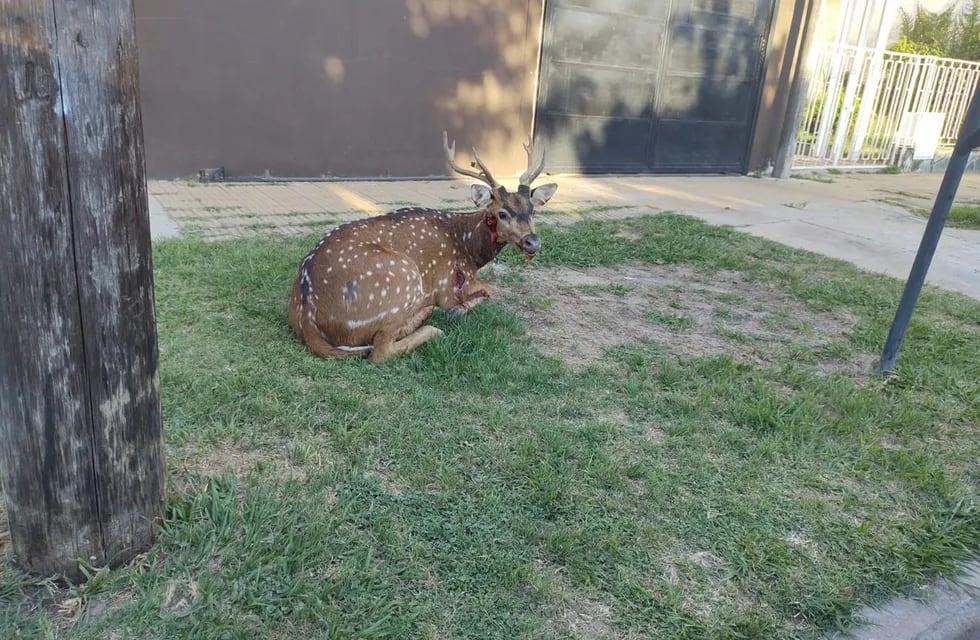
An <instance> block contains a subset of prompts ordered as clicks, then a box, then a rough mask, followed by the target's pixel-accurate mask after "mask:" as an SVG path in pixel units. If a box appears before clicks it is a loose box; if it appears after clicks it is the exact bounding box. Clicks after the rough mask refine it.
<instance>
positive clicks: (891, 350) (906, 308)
mask: <svg viewBox="0 0 980 640" xmlns="http://www.w3.org/2000/svg"><path fill="white" fill-rule="evenodd" d="M978 146H980V85H978V86H977V88H976V89H975V90H974V93H973V99H972V100H971V102H970V109H969V110H968V111H967V112H966V117H965V118H964V119H963V126H962V127H961V128H960V135H959V137H958V138H957V140H956V147H955V148H954V149H953V153H952V156H951V157H950V159H949V165H947V166H946V173H945V175H944V176H943V183H942V185H940V187H939V193H937V194H936V201H935V203H934V204H933V205H932V213H931V214H929V222H927V223H926V229H925V231H924V232H923V234H922V241H921V242H920V243H919V251H918V253H916V255H915V262H913V263H912V271H911V272H910V273H909V278H908V281H907V282H906V283H905V291H904V292H903V293H902V299H901V301H900V302H899V303H898V310H897V311H896V312H895V319H894V320H893V321H892V326H891V330H889V332H888V338H887V339H886V340H885V348H884V350H883V351H882V354H881V361H880V362H879V363H878V371H879V372H881V373H892V372H893V371H894V370H895V360H897V359H898V351H899V349H901V347H902V340H903V339H904V338H905V331H906V329H908V327H909V321H910V320H911V319H912V311H913V310H914V309H915V303H916V302H918V300H919V294H920V293H921V292H922V285H923V284H924V283H925V280H926V272H928V271H929V264H930V263H931V262H932V257H933V255H935V253H936V246H937V245H938V244H939V236H941V235H942V232H943V227H944V226H945V225H946V218H948V217H949V209H950V207H952V206H953V198H955V197H956V190H957V189H958V188H959V186H960V179H962V178H963V171H965V170H966V163H967V161H968V160H969V158H970V152H971V151H973V150H974V149H976V148H977V147H978Z"/></svg>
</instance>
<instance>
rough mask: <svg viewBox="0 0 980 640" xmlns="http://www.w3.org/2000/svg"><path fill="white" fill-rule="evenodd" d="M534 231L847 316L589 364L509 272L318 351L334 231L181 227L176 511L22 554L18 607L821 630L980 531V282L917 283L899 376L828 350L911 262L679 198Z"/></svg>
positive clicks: (673, 630)
mask: <svg viewBox="0 0 980 640" xmlns="http://www.w3.org/2000/svg"><path fill="white" fill-rule="evenodd" d="M542 236H543V247H544V249H543V252H542V255H541V256H540V258H539V259H538V260H536V261H535V262H534V263H533V264H532V265H526V264H525V263H524V262H523V261H522V259H519V258H517V257H516V256H513V255H511V253H512V252H510V251H508V252H506V256H505V257H502V259H503V260H505V261H506V262H508V263H509V264H510V265H511V268H512V271H518V270H519V271H520V273H521V274H522V275H523V277H525V278H527V279H533V278H534V274H535V271H536V270H537V269H540V268H541V267H548V266H556V265H565V266H577V267H587V266H592V265H607V266H609V265H618V264H631V265H637V264H644V263H648V264H653V263H656V264H665V263H666V264H679V265H686V266H687V267H692V268H695V269H697V270H699V271H703V272H708V273H710V272H714V271H717V270H722V269H724V270H732V271H737V272H740V273H741V274H742V275H744V276H745V277H746V278H749V279H751V280H752V281H756V282H763V283H771V284H772V285H774V286H777V287H779V288H781V289H784V290H785V291H788V292H789V293H790V294H792V295H793V296H795V297H796V298H798V299H800V300H802V301H805V303H806V304H807V305H808V306H809V308H812V309H813V310H814V312H815V313H817V312H823V311H834V312H835V313H841V314H846V315H848V317H851V318H853V319H854V329H853V331H851V332H850V334H849V335H847V336H845V337H842V338H840V339H838V340H836V341H835V342H833V343H831V344H829V345H827V344H824V345H821V346H817V347H806V346H800V347H798V348H796V349H792V350H791V351H790V352H789V353H787V354H784V355H781V356H779V357H778V358H776V359H775V360H774V361H772V362H769V363H768V364H765V365H763V364H750V363H747V362H743V361H740V360H737V359H735V358H733V357H731V356H713V357H701V358H679V357H677V356H673V355H671V354H670V352H669V351H668V350H667V349H665V348H664V346H662V345H661V346H658V345H650V344H632V345H630V344H627V345H624V346H622V347H619V348H615V349H612V350H611V351H609V352H608V353H607V354H606V356H605V357H604V358H603V359H602V360H600V361H599V362H598V363H596V364H593V365H591V366H587V367H585V368H578V369H575V368H570V367H568V366H566V365H565V364H564V363H563V362H561V361H560V360H559V359H558V358H556V357H553V356H549V355H546V354H543V353H541V352H540V351H539V350H537V349H536V348H535V344H533V342H532V341H531V340H530V339H529V337H528V336H527V335H526V334H525V332H524V329H523V326H522V323H521V321H520V320H519V319H518V317H517V316H516V315H515V314H514V313H513V311H512V310H511V309H508V308H507V307H506V306H504V305H503V304H501V303H499V302H496V303H489V304H485V305H481V306H480V307H478V308H477V309H476V310H475V311H474V312H472V313H471V314H469V315H467V316H465V317H463V318H461V319H459V320H456V321H450V320H448V319H447V318H446V317H444V316H442V315H441V314H440V315H437V316H436V317H435V318H434V320H433V321H434V323H435V324H437V325H439V326H440V327H441V328H443V329H444V330H445V331H446V336H445V337H444V338H442V339H441V340H437V341H433V342H431V343H429V344H427V345H425V346H424V347H423V348H422V349H420V350H419V351H416V352H414V353H411V354H408V355H407V356H405V357H402V358H399V359H396V360H393V361H391V362H389V363H386V364H385V365H383V366H380V367H375V366H372V365H370V364H369V363H367V362H366V361H360V360H354V361H324V360H321V359H318V358H316V357H314V356H312V355H311V354H309V353H308V352H306V351H305V350H304V349H303V347H302V346H301V345H300V344H299V343H298V342H296V341H294V339H293V338H292V335H291V331H290V329H289V327H288V325H287V323H286V306H285V305H286V302H287V299H288V293H289V287H290V285H291V283H292V278H293V277H294V275H295V268H296V265H297V263H298V261H299V259H300V258H301V257H302V256H303V255H304V254H305V253H306V251H308V249H309V248H310V246H312V244H313V243H314V242H315V238H302V239H295V238H266V239H259V240H249V241H236V242H226V243H218V244H205V243H202V242H200V241H195V240H170V241H166V242H161V243H159V244H157V245H155V248H154V261H155V268H156V302H157V312H158V321H159V337H160V350H161V368H162V371H161V375H162V393H163V403H164V419H165V429H166V438H167V441H168V443H169V461H168V464H169V474H170V479H171V482H170V489H169V496H168V500H167V505H166V520H165V521H164V522H163V524H162V526H161V528H160V530H159V536H158V541H157V543H156V545H155V546H154V547H153V549H152V550H151V551H150V552H149V553H148V554H146V556H145V557H143V558H141V560H140V561H139V562H138V563H137V564H135V565H134V566H130V567H126V568H120V569H118V570H113V571H108V570H101V571H98V570H96V569H92V570H91V573H92V578H91V579H90V580H89V581H88V582H87V583H86V584H83V585H80V586H77V587H72V588H70V589H64V588H58V587H57V586H56V585H54V584H52V583H46V582H42V583H39V582H38V581H37V580H36V578H31V577H28V576H25V575H22V574H21V573H19V572H18V571H17V570H15V569H14V568H12V567H11V566H7V567H6V568H5V569H4V570H3V574H2V576H0V637H2V638H51V637H58V638H72V639H79V640H87V639H92V640H94V639H103V638H118V639H122V638H141V639H142V638H161V639H162V638H168V639H169V638H184V637H186V638H209V639H211V638H247V639H249V640H254V639H258V638H304V639H307V638H308V639H313V638H479V639H481V640H483V639H491V638H500V639H507V640H512V639H515V638H542V639H543V638H590V639H594V638H598V639H603V640H604V639H611V638H663V639H670V640H677V639H683V638H691V639H699V640H700V639H715V638H717V639H722V638H725V639H728V638H732V639H734V638H797V637H799V638H816V637H818V636H819V635H820V634H821V633H822V632H824V631H826V630H829V629H834V628H838V627H840V626H842V625H844V624H847V623H849V622H850V621H851V620H852V616H853V614H854V612H855V610H856V608H857V607H858V606H859V605H860V604H861V603H864V602H870V601H878V600H881V599H884V598H887V597H889V596H891V595H893V594H900V593H907V592H908V591H909V590H910V589H913V588H915V587H917V586H920V585H923V584H925V583H927V582H928V581H929V580H931V579H933V578H935V577H936V576H937V575H938V574H940V573H947V574H948V573H950V572H952V571H953V570H954V568H955V566H956V563H957V562H958V561H961V560H964V559H967V558H969V557H975V555H976V551H977V550H978V549H980V512H978V508H977V496H978V491H977V490H978V486H980V484H978V480H980V475H978V474H980V470H978V465H977V464H976V461H977V460H978V459H980V438H978V437H977V425H978V423H980V304H977V303H975V302H972V301H969V300H968V299H966V298H964V297H962V296H958V295H954V294H948V293H943V292H939V291H937V290H934V289H929V290H927V291H926V292H925V294H924V296H923V298H922V301H921V303H920V307H919V309H918V310H917V313H916V316H915V319H914V321H913V323H912V326H911V328H910V330H909V333H908V338H907V341H906V344H905V347H904V350H903V352H902V357H901V361H900V364H901V367H900V370H899V374H900V378H899V379H898V380H897V381H893V382H891V383H887V384H886V383H885V382H883V381H882V380H879V379H876V378H870V377H869V378H864V379H852V378H848V377H845V376H843V375H836V374H826V373H822V372H821V371H820V370H819V369H818V368H817V367H816V366H815V363H817V362H819V361H820V360H821V358H825V357H828V356H834V355H835V354H847V353H852V352H860V353H864V354H875V353H877V351H878V350H879V348H880V347H881V345H882V342H883V340H884V335H885V332H886V330H887V326H888V323H889V322H890V320H891V315H892V313H893V312H894V308H895V305H896V304H897V301H898V297H899V294H900V288H901V283H899V282H898V281H896V280H893V279H889V278H885V277H879V276H872V275H869V274H866V273H863V272H860V271H858V270H857V269H854V268H852V267H850V266H848V265H845V264H843V263H840V262H835V261H831V260H828V259H823V258H820V257H816V256H814V255H812V254H809V253H805V252H801V251H796V250H791V249H788V248H786V247H784V246H781V245H778V244H775V243H772V242H768V241H765V240H761V239H757V238H752V237H750V236H747V235H743V234H739V233H736V232H734V231H731V230H727V229H722V228H715V227H709V226H706V225H703V224H701V223H699V222H696V221H694V220H692V219H690V218H686V217H682V216H674V215H660V216H655V217H646V218H636V219H631V220H626V221H620V222H615V223H613V222H584V223H580V224H578V225H575V226H571V227H552V226H547V227H544V228H543V229H542ZM624 291H627V292H628V289H624ZM731 304H732V305H733V306H735V307H736V308H737V305H738V304H740V300H739V299H738V297H737V296H733V297H732V300H731ZM682 313H683V312H678V317H682V316H681V314H682ZM667 322H668V323H670V322H674V321H673V320H671V319H670V318H668V319H667ZM677 322H680V321H677ZM681 324H683V323H681ZM679 330H682V331H683V330H684V327H683V326H682V327H679Z"/></svg>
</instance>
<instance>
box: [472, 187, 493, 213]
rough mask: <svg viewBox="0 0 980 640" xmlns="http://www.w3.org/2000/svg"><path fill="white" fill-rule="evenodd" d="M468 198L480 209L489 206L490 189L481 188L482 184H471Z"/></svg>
mask: <svg viewBox="0 0 980 640" xmlns="http://www.w3.org/2000/svg"><path fill="white" fill-rule="evenodd" d="M470 197H471V198H473V203H474V204H475V205H476V206H478V207H480V208H481V209H482V208H483V207H485V206H487V205H488V204H490V200H491V194H490V189H488V188H487V187H485V186H483V185H482V184H471V185H470Z"/></svg>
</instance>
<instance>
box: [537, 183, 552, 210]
mask: <svg viewBox="0 0 980 640" xmlns="http://www.w3.org/2000/svg"><path fill="white" fill-rule="evenodd" d="M555 191H558V185H557V184H555V183H554V182H549V183H548V184H543V185H541V186H540V187H536V188H535V189H534V190H533V191H531V204H533V205H534V206H535V207H541V206H544V204H546V203H547V202H548V200H551V196H553V195H555Z"/></svg>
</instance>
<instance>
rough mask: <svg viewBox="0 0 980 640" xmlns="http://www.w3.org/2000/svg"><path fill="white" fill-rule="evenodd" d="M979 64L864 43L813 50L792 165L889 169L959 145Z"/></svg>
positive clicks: (797, 166) (827, 45) (978, 73)
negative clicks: (955, 144)
mask: <svg viewBox="0 0 980 640" xmlns="http://www.w3.org/2000/svg"><path fill="white" fill-rule="evenodd" d="M978 78H980V63H978V62H969V61H966V60H953V59H950V58H937V57H934V56H918V55H909V54H904V53H894V52H890V51H885V52H882V51H880V50H875V49H872V48H867V47H851V46H841V45H834V44H825V45H821V46H819V47H818V48H817V50H816V51H815V57H814V60H813V66H812V71H811V74H810V86H809V89H808V92H807V100H806V107H805V109H804V112H803V119H802V122H801V124H800V131H799V135H798V137H797V145H796V158H795V162H794V168H828V167H869V168H870V167H884V166H888V165H903V164H904V163H906V162H907V161H908V160H910V159H913V158H914V159H923V158H931V157H932V155H933V154H934V153H935V151H936V150H937V148H940V149H941V148H943V147H950V146H952V145H953V144H954V143H955V142H956V136H957V134H958V133H959V127H960V124H961V123H962V121H963V117H964V115H966V109H967V107H968V106H969V102H970V98H971V97H972V96H973V90H974V87H975V86H976V84H977V80H978Z"/></svg>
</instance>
